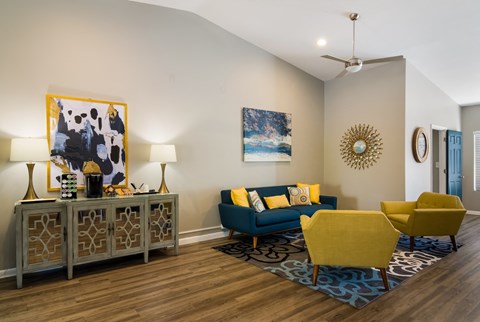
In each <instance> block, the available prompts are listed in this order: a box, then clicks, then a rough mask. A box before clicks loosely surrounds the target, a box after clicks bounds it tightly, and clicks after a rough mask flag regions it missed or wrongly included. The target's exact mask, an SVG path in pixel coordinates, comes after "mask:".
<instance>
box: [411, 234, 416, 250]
mask: <svg viewBox="0 0 480 322" xmlns="http://www.w3.org/2000/svg"><path fill="white" fill-rule="evenodd" d="M414 247H415V236H410V251H411V252H413V248H414Z"/></svg>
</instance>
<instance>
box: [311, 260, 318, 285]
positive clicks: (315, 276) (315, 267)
mask: <svg viewBox="0 0 480 322" xmlns="http://www.w3.org/2000/svg"><path fill="white" fill-rule="evenodd" d="M318 268H319V266H318V265H313V274H312V284H313V286H317V279H318Z"/></svg>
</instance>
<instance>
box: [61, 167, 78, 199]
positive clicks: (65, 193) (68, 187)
mask: <svg viewBox="0 0 480 322" xmlns="http://www.w3.org/2000/svg"><path fill="white" fill-rule="evenodd" d="M61 180H62V182H61V186H60V197H61V198H62V199H77V174H76V173H62V178H61Z"/></svg>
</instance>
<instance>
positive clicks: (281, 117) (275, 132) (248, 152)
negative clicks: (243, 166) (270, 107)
mask: <svg viewBox="0 0 480 322" xmlns="http://www.w3.org/2000/svg"><path fill="white" fill-rule="evenodd" d="M291 159H292V114H291V113H281V112H273V111H266V110H258V109H254V108H248V107H244V108H243V160H244V161H245V162H251V161H286V162H288V161H291Z"/></svg>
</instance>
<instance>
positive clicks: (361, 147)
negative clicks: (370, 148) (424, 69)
mask: <svg viewBox="0 0 480 322" xmlns="http://www.w3.org/2000/svg"><path fill="white" fill-rule="evenodd" d="M366 149H367V143H366V142H365V141H364V140H358V141H356V142H355V143H354V144H353V152H355V153H356V154H361V153H363V152H365V150H366Z"/></svg>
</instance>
